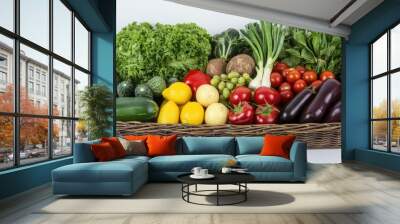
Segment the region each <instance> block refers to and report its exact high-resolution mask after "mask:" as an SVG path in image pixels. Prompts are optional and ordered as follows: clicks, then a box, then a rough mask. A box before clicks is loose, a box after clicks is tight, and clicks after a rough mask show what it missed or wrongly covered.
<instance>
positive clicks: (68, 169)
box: [52, 159, 147, 183]
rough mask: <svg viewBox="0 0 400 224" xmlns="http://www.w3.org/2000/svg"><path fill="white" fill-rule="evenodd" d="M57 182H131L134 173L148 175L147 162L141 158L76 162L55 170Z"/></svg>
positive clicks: (54, 174)
mask: <svg viewBox="0 0 400 224" xmlns="http://www.w3.org/2000/svg"><path fill="white" fill-rule="evenodd" d="M52 173H53V181H57V182H81V183H82V182H131V181H133V180H132V176H133V175H134V173H138V174H139V173H140V175H143V176H147V163H146V162H145V161H144V160H141V159H121V160H114V161H109V162H92V163H75V164H70V165H66V166H63V167H59V168H57V169H55V170H53V172H52Z"/></svg>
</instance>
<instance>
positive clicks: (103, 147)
mask: <svg viewBox="0 0 400 224" xmlns="http://www.w3.org/2000/svg"><path fill="white" fill-rule="evenodd" d="M90 147H91V149H92V152H93V154H94V157H96V161H99V162H105V161H110V160H114V159H117V158H119V157H118V156H117V155H116V152H115V150H114V149H113V146H112V145H111V144H110V143H109V142H102V143H99V144H93V145H91V146H90Z"/></svg>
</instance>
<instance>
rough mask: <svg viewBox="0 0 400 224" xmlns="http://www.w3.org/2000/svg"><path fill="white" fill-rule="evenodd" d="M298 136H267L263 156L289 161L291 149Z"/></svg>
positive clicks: (262, 150)
mask: <svg viewBox="0 0 400 224" xmlns="http://www.w3.org/2000/svg"><path fill="white" fill-rule="evenodd" d="M295 139H296V136H294V135H265V136H264V146H263V148H262V149H261V153H260V155H261V156H280V157H284V158H286V159H289V156H290V148H291V147H292V144H293V142H294V140H295Z"/></svg>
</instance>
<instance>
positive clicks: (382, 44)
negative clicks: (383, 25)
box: [372, 34, 387, 75]
mask: <svg viewBox="0 0 400 224" xmlns="http://www.w3.org/2000/svg"><path fill="white" fill-rule="evenodd" d="M386 71H387V34H385V35H383V36H382V37H381V38H379V39H378V40H377V41H375V43H373V44H372V74H373V75H378V74H381V73H383V72H386Z"/></svg>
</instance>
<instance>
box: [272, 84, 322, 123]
mask: <svg viewBox="0 0 400 224" xmlns="http://www.w3.org/2000/svg"><path fill="white" fill-rule="evenodd" d="M314 95H315V92H314V90H312V89H311V88H306V89H304V90H303V91H301V92H300V93H299V94H297V95H296V96H295V97H294V98H293V99H292V100H291V101H290V103H289V104H288V105H286V107H285V109H284V110H283V111H282V113H281V116H280V121H281V122H282V123H291V122H294V121H296V119H298V117H299V116H300V115H301V112H302V111H303V110H304V108H305V107H306V106H307V105H308V104H309V103H310V102H311V100H312V99H313V97H314Z"/></svg>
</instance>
